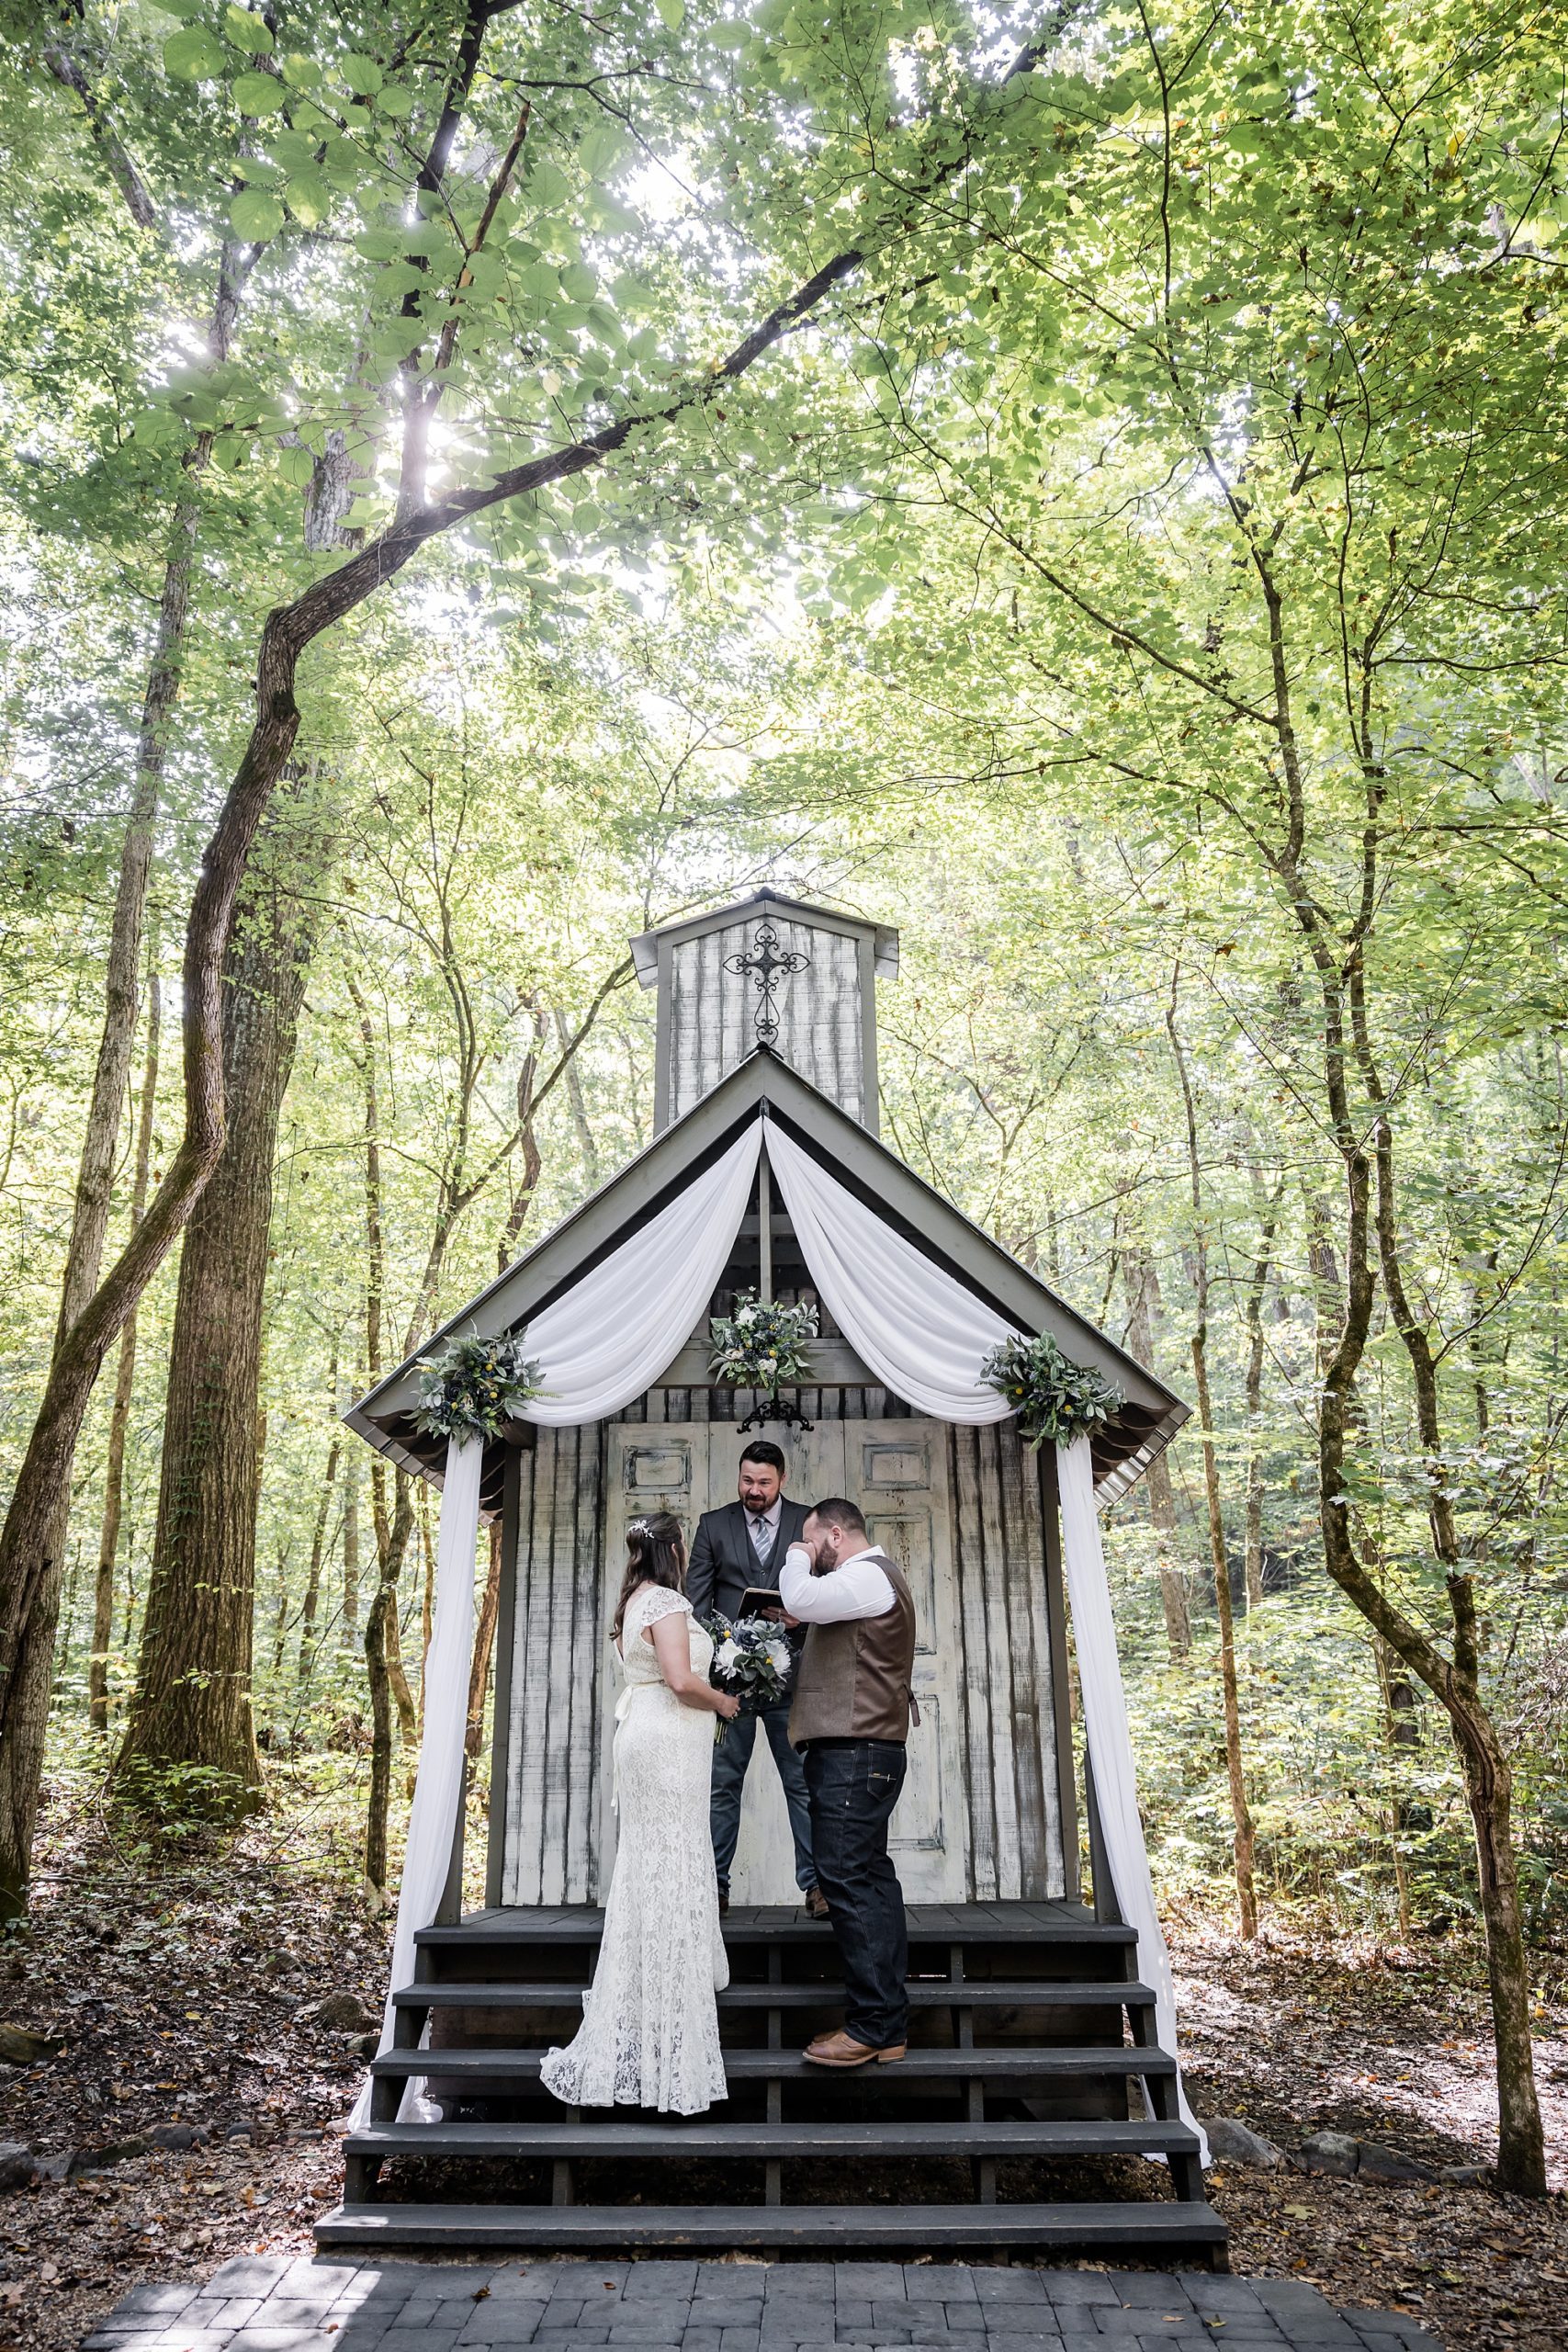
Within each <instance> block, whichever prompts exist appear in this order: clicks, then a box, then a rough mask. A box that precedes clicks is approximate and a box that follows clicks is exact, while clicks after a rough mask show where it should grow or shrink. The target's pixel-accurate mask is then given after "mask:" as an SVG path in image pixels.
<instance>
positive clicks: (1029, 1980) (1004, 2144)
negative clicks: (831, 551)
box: [316, 1901, 1225, 2267]
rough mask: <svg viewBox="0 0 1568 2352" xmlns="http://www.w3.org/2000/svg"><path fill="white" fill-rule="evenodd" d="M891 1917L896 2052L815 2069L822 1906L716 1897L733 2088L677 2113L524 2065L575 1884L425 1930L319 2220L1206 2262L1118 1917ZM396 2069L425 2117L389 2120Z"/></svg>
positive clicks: (836, 2008) (330, 2236) (1167, 2082)
mask: <svg viewBox="0 0 1568 2352" xmlns="http://www.w3.org/2000/svg"><path fill="white" fill-rule="evenodd" d="M908 1922H909V1973H908V1993H909V1999H910V2005H911V2014H910V2030H909V2052H908V2058H907V2059H906V2060H905V2061H904V2062H903V2063H901V2064H897V2065H893V2066H886V2067H883V2066H876V2067H871V2068H864V2069H860V2070H857V2071H855V2072H853V2073H851V2074H849V2075H835V2074H830V2073H829V2074H825V2073H824V2072H823V2070H821V2069H820V2068H818V2067H813V2066H810V2065H808V2064H807V2063H806V2062H805V2060H804V2059H803V2057H802V2055H801V2048H802V2044H803V2043H804V2042H805V2041H807V2040H809V2038H810V2037H811V2035H812V2034H813V2033H815V2032H816V2031H818V2030H819V2029H820V2028H822V2027H824V2026H829V2025H832V2024H836V2023H838V2022H839V2021H840V2015H841V2011H840V2001H841V1976H840V1967H839V1960H838V1951H837V1947H836V1946H835V1944H834V1942H833V1939H832V1935H831V1932H830V1930H829V1928H828V1927H827V1926H826V1925H825V1924H823V1923H820V1922H818V1921H816V1920H813V1919H810V1918H808V1917H807V1915H806V1914H805V1912H804V1911H803V1910H802V1909H800V1908H799V1907H797V1906H796V1905H785V1904H778V1905H736V1906H735V1907H734V1908H733V1909H731V1910H730V1911H729V1913H728V1915H727V1916H726V1917H725V1920H724V1923H723V1924H724V1935H725V1941H726V1945H727V1947H728V1952H729V1956H730V1972H731V1982H730V1984H729V1986H728V1989H727V1990H726V1991H724V1992H722V1993H720V1995H719V1996H718V2007H719V2027H720V2035H721V2039H722V2041H723V2043H724V2049H725V2063H726V2071H727V2075H728V2082H729V2096H728V2098H727V2099H726V2101H725V2102H724V2104H723V2106H722V2107H721V2108H715V2109H712V2110H710V2111H709V2113H708V2114H706V2115H705V2116H699V2117H693V2118H687V2119H681V2118H672V2117H663V2116H660V2117H645V2116H643V2115H642V2114H640V2113H639V2112H637V2111H636V2110H631V2109H618V2110H615V2111H612V2112H605V2113H599V2112H597V2111H591V2110H585V2109H584V2110H572V2109H564V2108H562V2107H561V2106H559V2105H558V2103H557V2102H556V2101H555V2100H553V2099H552V2098H550V2097H549V2096H548V2094H547V2093H546V2092H545V2091H543V2090H542V2089H541V2088H540V2086H539V2083H538V2069H539V2063H540V2060H541V2058H542V2057H543V2055H544V2052H545V2051H546V2050H547V2048H548V2047H549V2046H551V2044H553V2043H557V2042H560V2041H566V2040H569V2039H570V2035H571V2033H572V2032H573V2031H574V2030H575V2027H576V2023H577V2022H578V2021H579V2020H580V2018H581V1996H582V1992H583V1988H584V1987H585V1985H587V1983H588V1981H589V1979H590V1977H591V1976H592V1969H593V1962H594V1957H595V1950H596V1947H597V1944H598V1941H599V1938H600V1935H601V1932H602V1929H603V1924H604V1915H603V1913H602V1912H601V1911H600V1910H598V1909H597V1908H596V1907H595V1906H593V1905H586V1904H572V1905H542V1906H539V1907H537V1908H533V1907H529V1908H515V1909H514V1908H502V1909H492V1910H485V1911H479V1912H474V1913H471V1914H470V1915H469V1916H468V1917H467V1918H464V1919H462V1920H461V1921H459V1922H457V1923H456V1924H455V1925H453V1926H450V1927H436V1928H425V1929H423V1931H422V1932H421V1934H420V1936H419V1938H418V1939H417V1960H416V1964H415V1974H414V1981H413V1982H412V1984H411V1985H400V1986H398V1987H396V1988H395V1990H394V1996H393V1998H394V2007H395V2010H396V2016H397V2029H396V2039H395V2045H394V2047H393V2048H392V2049H391V2050H389V2051H388V2052H385V2053H384V2054H383V2055H382V2056H380V2057H378V2059H376V2060H375V2061H374V2063H373V2065H372V2068H371V2074H372V2078H373V2082H374V2086H375V2088H374V2094H373V2106H372V2113H371V2118H370V2120H369V2122H368V2123H367V2125H366V2126H365V2127H364V2128H363V2129H362V2130H360V2131H356V2132H355V2133H353V2134H352V2135H351V2136H350V2138H349V2140H348V2142H347V2143H346V2147H345V2157H346V2177H345V2184H344V2187H345V2193H344V2203H343V2205H342V2206H341V2207H340V2208H339V2209H338V2211H336V2212H334V2213H332V2214H329V2215H327V2216H326V2217H325V2218H324V2219H323V2220H322V2221H321V2222H320V2223H318V2225H317V2233H316V2234H317V2238H318V2241H319V2242H320V2243H321V2245H323V2246H331V2247H334V2248H340V2247H349V2246H370V2245H374V2246H376V2247H378V2248H384V2247H387V2246H389V2245H424V2246H429V2245H449V2246H451V2247H453V2248H454V2249H457V2248H459V2247H461V2246H464V2245H497V2244H505V2245H517V2246H527V2245H532V2246H536V2247H538V2246H546V2245H576V2246H588V2245H593V2246H602V2247H604V2248H615V2247H620V2248H623V2249H627V2248H631V2247H634V2246H636V2247H657V2246H674V2245H699V2244H700V2245H705V2246H708V2247H715V2246H721V2245H733V2246H737V2247H739V2246H751V2247H760V2248H762V2249H766V2248H768V2247H770V2246H778V2247H782V2246H789V2245H798V2246H804V2245H833V2246H835V2247H837V2248H839V2249H840V2250H845V2249H852V2248H854V2247H856V2246H862V2247H863V2248H865V2249H866V2250H868V2251H869V2250H871V2249H873V2248H875V2249H878V2250H886V2248H887V2247H888V2246H890V2245H897V2246H905V2247H914V2248H917V2249H918V2248H919V2247H922V2246H929V2245H942V2246H943V2247H945V2248H948V2249H950V2250H956V2249H962V2248H964V2247H971V2248H976V2249H986V2250H988V2251H991V2252H1007V2251H1010V2250H1014V2251H1018V2252H1031V2251H1032V2252H1034V2253H1040V2252H1043V2251H1047V2250H1048V2251H1051V2252H1054V2253H1056V2254H1065V2255H1067V2256H1071V2255H1072V2254H1074V2253H1089V2252H1093V2253H1094V2254H1096V2255H1099V2256H1104V2255H1105V2254H1106V2253H1107V2252H1108V2251H1111V2250H1114V2251H1117V2252H1120V2253H1122V2254H1129V2253H1131V2254H1134V2255H1137V2254H1144V2255H1154V2254H1155V2253H1156V2250H1157V2254H1158V2258H1159V2259H1160V2261H1161V2262H1162V2264H1164V2265H1166V2266H1168V2265H1169V2264H1170V2263H1171V2262H1172V2261H1173V2260H1175V2261H1181V2260H1186V2261H1189V2262H1196V2263H1198V2264H1200V2265H1201V2266H1203V2267H1224V2258H1225V2257H1224V2239H1225V2232H1224V2224H1223V2222H1221V2221H1220V2220H1219V2218H1218V2217H1217V2215H1215V2214H1214V2213H1213V2211H1211V2209H1210V2207H1209V2206H1208V2204H1207V2202H1206V2201H1205V2199H1204V2197H1203V2189H1202V2177H1201V2171H1200V2168H1199V2165H1198V2161H1197V2141H1196V2138H1195V2136H1194V2134H1193V2133H1192V2132H1191V2131H1190V2130H1189V2129H1188V2128H1187V2127H1186V2126H1185V2125H1184V2124H1182V2123H1181V2122H1180V2121H1179V2118H1178V2117H1177V2113H1176V2107H1175V2096H1174V2094H1175V2074H1176V2069H1175V2064H1174V2061H1173V2059H1172V2058H1171V2057H1170V2055H1169V2054H1168V2052H1164V2051H1162V2050H1160V2049H1159V2048H1158V2046H1157V2039H1156V2030H1155V2018H1154V1995H1153V1992H1152V1990H1151V1988H1150V1987H1149V1986H1148V1985H1144V1984H1141V1983H1140V1982H1139V1981H1138V1980H1137V1978H1136V1975H1135V1973H1134V1972H1135V1967H1136V1939H1135V1937H1134V1933H1133V1931H1132V1929H1131V1928H1124V1927H1122V1926H1119V1925H1115V1924H1111V1923H1107V1922H1103V1921H1100V1920H1097V1919H1096V1918H1095V1917H1094V1916H1093V1914H1092V1913H1091V1912H1090V1911H1089V1910H1088V1909H1087V1908H1086V1907H1085V1906H1084V1905H1082V1904H1078V1903H1072V1902H1066V1901H1055V1902H1053V1901H1032V1902H1013V1903H956V1904H911V1905H909V1906H908ZM426 2036H427V2038H425V2039H422V2037H426ZM416 2076H417V2077H423V2078H424V2079H425V2080H426V2081H427V2083H428V2085H429V2093H430V2096H431V2097H432V2098H433V2099H434V2100H435V2101H436V2102H438V2104H439V2105H440V2107H441V2109H442V2119H441V2120H439V2121H435V2122H423V2123H422V2122H400V2121H399V2120H398V2107H399V2103H400V2098H401V2095H402V2091H403V2086H404V2084H405V2083H406V2082H407V2081H408V2080H409V2079H411V2078H412V2077H416ZM1150 2157H1158V2158H1161V2159H1163V2164H1162V2165H1161V2166H1160V2167H1159V2168H1158V2169H1156V2167H1155V2166H1153V2165H1149V2164H1148V2163H1147V2161H1146V2160H1147V2159H1148V2158H1150ZM1129 2159H1136V2160H1137V2162H1136V2163H1135V2164H1133V2165H1129V2162H1128V2160H1129ZM389 2165H390V2166H391V2167H392V2168H393V2177H392V2179H391V2180H390V2181H389V2183H387V2185H386V2186H385V2187H380V2188H378V2182H379V2179H380V2176H381V2173H382V2170H383V2167H386V2166H389ZM1162 2190H1163V2191H1164V2192H1165V2193H1161V2192H1162Z"/></svg>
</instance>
